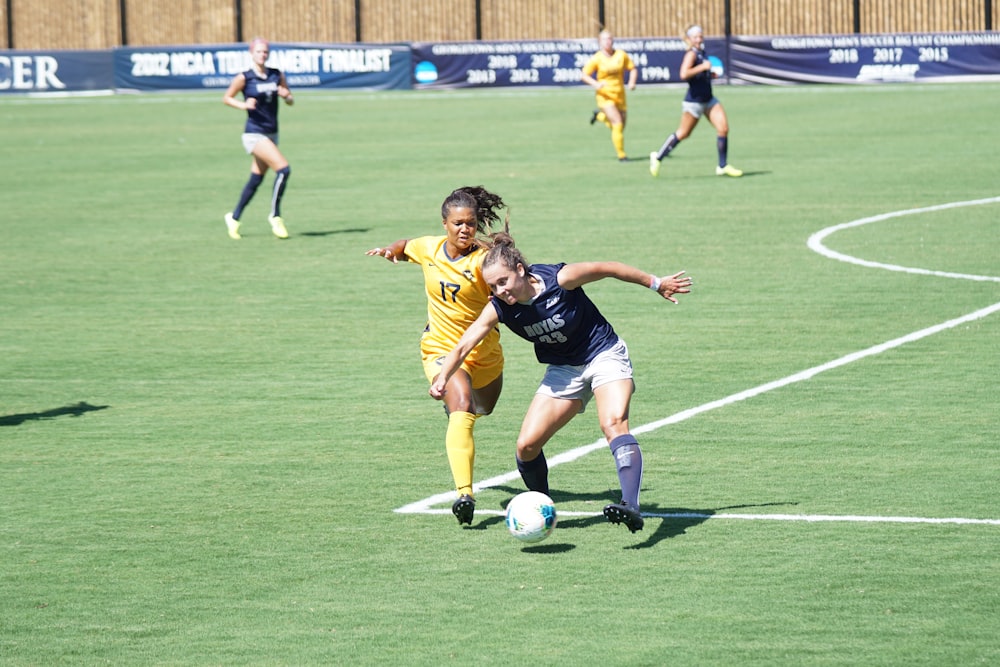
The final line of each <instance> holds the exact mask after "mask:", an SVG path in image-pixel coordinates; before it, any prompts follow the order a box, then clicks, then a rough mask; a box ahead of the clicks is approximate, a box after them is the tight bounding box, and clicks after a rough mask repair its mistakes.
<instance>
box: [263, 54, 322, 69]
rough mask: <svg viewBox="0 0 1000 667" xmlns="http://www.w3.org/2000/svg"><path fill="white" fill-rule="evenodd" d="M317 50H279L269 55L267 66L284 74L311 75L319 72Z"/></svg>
mask: <svg viewBox="0 0 1000 667" xmlns="http://www.w3.org/2000/svg"><path fill="white" fill-rule="evenodd" d="M319 57H320V50H319V49H280V50H277V51H275V52H274V53H272V54H271V57H270V58H269V59H268V61H267V64H268V65H269V66H271V67H276V68H278V69H280V70H281V71H282V72H284V73H285V74H311V73H315V72H318V71H319Z"/></svg>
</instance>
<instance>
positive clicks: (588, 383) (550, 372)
mask: <svg viewBox="0 0 1000 667" xmlns="http://www.w3.org/2000/svg"><path fill="white" fill-rule="evenodd" d="M631 379H632V361H631V360H630V359H629V356H628V347H627V346H626V345H625V341H623V340H622V339H621V338H619V339H618V342H617V343H615V345H614V346H613V347H611V348H609V349H607V350H605V351H604V352H601V353H600V354H599V355H597V356H596V357H594V360H593V361H591V362H590V363H589V364H586V365H584V366H569V365H562V364H550V365H549V367H548V368H546V369H545V376H544V377H543V378H542V383H541V385H539V387H538V391H536V392H535V393H537V394H543V395H545V396H552V397H553V398H564V399H567V400H573V399H579V400H580V401H583V405H581V406H580V412H581V413H582V412H583V411H584V410H586V409H587V403H589V402H590V399H591V398H592V397H593V396H594V389H595V388H596V387H600V386H601V385H602V384H607V383H608V382H614V381H615V380H631ZM633 386H634V383H633Z"/></svg>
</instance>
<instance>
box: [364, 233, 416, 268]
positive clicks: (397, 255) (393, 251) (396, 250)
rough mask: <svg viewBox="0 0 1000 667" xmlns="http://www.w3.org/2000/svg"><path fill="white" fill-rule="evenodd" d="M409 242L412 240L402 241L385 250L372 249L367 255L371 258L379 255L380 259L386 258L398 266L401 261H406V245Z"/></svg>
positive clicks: (388, 246)
mask: <svg viewBox="0 0 1000 667" xmlns="http://www.w3.org/2000/svg"><path fill="white" fill-rule="evenodd" d="M409 240H410V239H400V240H398V241H396V242H394V243H392V244H390V245H387V246H386V247H384V248H381V247H379V248H372V249H371V250H368V251H366V252H365V254H366V255H369V256H374V255H378V256H379V257H385V258H386V259H387V260H389V261H390V262H392V263H393V264H397V263H399V260H401V259H406V252H404V251H405V250H406V244H407V243H408V242H409Z"/></svg>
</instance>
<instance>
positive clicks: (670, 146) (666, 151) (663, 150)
mask: <svg viewBox="0 0 1000 667" xmlns="http://www.w3.org/2000/svg"><path fill="white" fill-rule="evenodd" d="M679 143H681V141H680V139H678V138H677V133H676V132H675V133H674V134H671V135H670V136H669V137H667V140H666V141H664V142H663V145H662V146H660V150H658V151H657V152H656V159H657V160H662V159H663V158H665V157H667V156H668V155H670V151H672V150H674V147H676V146H677V144H679Z"/></svg>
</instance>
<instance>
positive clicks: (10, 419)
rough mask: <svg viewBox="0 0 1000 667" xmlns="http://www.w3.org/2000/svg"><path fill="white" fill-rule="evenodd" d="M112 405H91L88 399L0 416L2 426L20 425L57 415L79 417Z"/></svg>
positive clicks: (53, 417)
mask: <svg viewBox="0 0 1000 667" xmlns="http://www.w3.org/2000/svg"><path fill="white" fill-rule="evenodd" d="M109 407H111V406H110V405H91V404H90V403H87V402H86V401H80V402H79V403H77V404H76V405H66V406H63V407H61V408H53V409H51V410H45V411H43V412H25V413H22V414H19V415H3V416H0V426H18V425H20V424H23V423H24V422H28V421H44V420H46V419H55V418H56V417H65V416H67V415H68V416H70V417H79V416H80V415H82V414H84V413H86V412H95V411H97V410H106V409H107V408H109Z"/></svg>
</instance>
